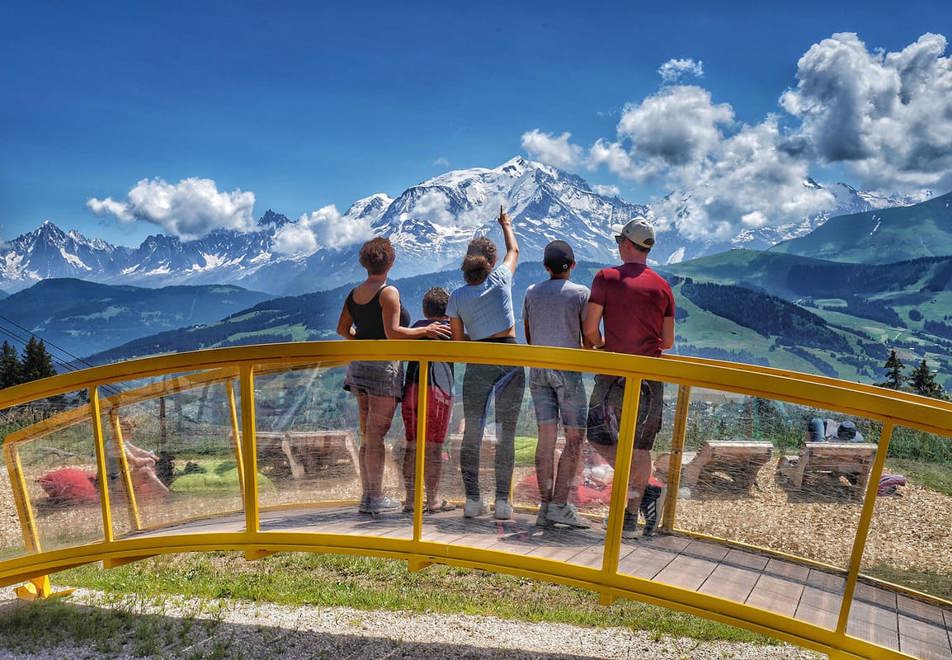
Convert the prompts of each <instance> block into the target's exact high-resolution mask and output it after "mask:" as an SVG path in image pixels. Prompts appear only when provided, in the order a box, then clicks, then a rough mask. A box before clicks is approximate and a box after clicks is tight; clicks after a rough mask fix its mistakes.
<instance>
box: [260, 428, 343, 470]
mask: <svg viewBox="0 0 952 660" xmlns="http://www.w3.org/2000/svg"><path fill="white" fill-rule="evenodd" d="M257 438H258V457H259V458H258V461H259V462H260V463H261V464H262V467H265V466H270V467H271V468H274V467H284V466H285V465H286V466H287V468H288V469H290V471H291V477H292V478H293V479H303V478H304V477H305V476H307V475H313V474H315V473H317V472H318V471H319V470H321V469H322V468H326V467H331V466H335V465H339V464H341V463H342V462H343V463H348V464H350V465H351V466H352V467H353V469H354V471H355V472H356V471H357V470H358V467H357V466H358V458H357V456H358V455H357V451H358V447H357V441H356V438H355V437H354V434H353V432H351V431H259V432H258V435H257Z"/></svg>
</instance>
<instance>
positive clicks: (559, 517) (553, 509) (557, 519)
mask: <svg viewBox="0 0 952 660" xmlns="http://www.w3.org/2000/svg"><path fill="white" fill-rule="evenodd" d="M546 518H547V519H548V521H549V522H551V523H555V524H557V525H568V526H569V527H578V528H579V529H588V528H589V527H591V526H592V524H591V523H590V522H588V521H587V520H585V519H584V518H579V516H578V510H577V509H576V508H575V505H574V504H571V503H566V504H555V503H551V504H549V511H548V513H547V514H546Z"/></svg>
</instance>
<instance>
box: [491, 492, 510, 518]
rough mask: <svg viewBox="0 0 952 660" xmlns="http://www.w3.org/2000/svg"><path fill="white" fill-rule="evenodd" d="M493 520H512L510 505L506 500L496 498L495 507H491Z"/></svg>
mask: <svg viewBox="0 0 952 660" xmlns="http://www.w3.org/2000/svg"><path fill="white" fill-rule="evenodd" d="M493 518H495V519H496V520H509V519H510V518H512V505H511V504H509V501H508V500H503V499H499V498H498V497H497V498H496V506H495V507H493Z"/></svg>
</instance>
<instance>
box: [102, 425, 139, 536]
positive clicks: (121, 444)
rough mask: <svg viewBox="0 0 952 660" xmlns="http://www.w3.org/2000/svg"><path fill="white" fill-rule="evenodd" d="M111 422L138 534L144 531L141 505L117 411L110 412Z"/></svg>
mask: <svg viewBox="0 0 952 660" xmlns="http://www.w3.org/2000/svg"><path fill="white" fill-rule="evenodd" d="M109 421H110V422H111V423H112V433H113V436H114V437H115V439H116V451H118V452H119V466H120V467H121V468H122V481H123V484H125V487H126V499H127V501H128V502H129V524H130V525H132V527H133V528H134V529H135V530H136V531H137V532H138V531H139V530H141V529H142V519H141V518H140V517H139V503H138V502H137V501H136V491H135V483H134V482H133V479H132V472H131V471H130V470H129V457H128V456H127V455H126V442H125V438H123V437H122V425H121V424H120V422H119V415H117V414H116V411H115V410H110V411H109Z"/></svg>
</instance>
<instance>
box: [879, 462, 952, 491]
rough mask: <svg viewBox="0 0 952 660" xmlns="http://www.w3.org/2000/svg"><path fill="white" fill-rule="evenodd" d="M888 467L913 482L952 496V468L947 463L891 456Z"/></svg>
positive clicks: (887, 463)
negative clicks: (940, 463) (941, 463)
mask: <svg viewBox="0 0 952 660" xmlns="http://www.w3.org/2000/svg"><path fill="white" fill-rule="evenodd" d="M886 467H887V468H888V469H889V471H890V472H892V473H894V474H901V475H903V476H904V477H906V479H908V480H909V481H910V482H911V483H914V484H916V485H918V486H925V487H926V488H931V489H932V490H934V491H938V492H940V493H942V494H943V495H949V496H952V468H950V467H949V466H947V465H939V464H936V463H925V462H923V461H913V460H907V459H901V458H889V459H887V460H886Z"/></svg>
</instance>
